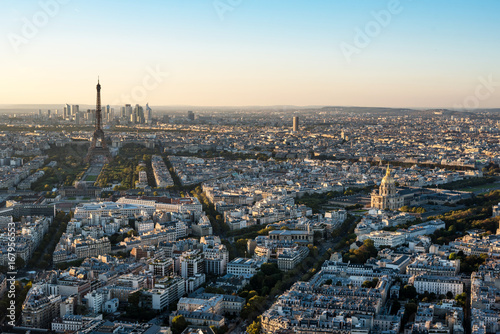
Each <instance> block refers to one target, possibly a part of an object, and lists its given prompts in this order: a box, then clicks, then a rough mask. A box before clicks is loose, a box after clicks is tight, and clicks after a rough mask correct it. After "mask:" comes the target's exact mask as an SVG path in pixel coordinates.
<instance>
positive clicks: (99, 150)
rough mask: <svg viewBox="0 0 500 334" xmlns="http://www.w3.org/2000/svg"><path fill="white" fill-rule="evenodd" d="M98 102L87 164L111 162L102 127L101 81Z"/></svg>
mask: <svg viewBox="0 0 500 334" xmlns="http://www.w3.org/2000/svg"><path fill="white" fill-rule="evenodd" d="M96 88H97V101H96V110H95V131H94V135H93V136H92V144H91V145H90V147H89V152H88V153H87V156H86V157H85V162H92V161H93V160H98V159H100V160H104V162H109V161H110V160H111V154H110V153H109V149H108V145H107V144H106V139H105V138H104V131H103V130H102V127H101V121H102V115H101V85H100V84H99V80H97V87H96Z"/></svg>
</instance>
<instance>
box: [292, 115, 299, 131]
mask: <svg viewBox="0 0 500 334" xmlns="http://www.w3.org/2000/svg"><path fill="white" fill-rule="evenodd" d="M293 131H294V132H298V131H299V116H294V117H293Z"/></svg>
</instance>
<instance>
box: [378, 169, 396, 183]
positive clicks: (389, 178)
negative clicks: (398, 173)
mask: <svg viewBox="0 0 500 334" xmlns="http://www.w3.org/2000/svg"><path fill="white" fill-rule="evenodd" d="M394 183H395V181H394V178H393V177H392V176H391V168H390V167H389V166H387V171H386V172H385V176H384V178H383V179H382V183H381V184H394Z"/></svg>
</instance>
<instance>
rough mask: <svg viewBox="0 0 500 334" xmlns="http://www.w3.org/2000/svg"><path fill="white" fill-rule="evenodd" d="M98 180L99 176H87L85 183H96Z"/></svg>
mask: <svg viewBox="0 0 500 334" xmlns="http://www.w3.org/2000/svg"><path fill="white" fill-rule="evenodd" d="M95 180H97V175H87V176H86V177H85V181H95Z"/></svg>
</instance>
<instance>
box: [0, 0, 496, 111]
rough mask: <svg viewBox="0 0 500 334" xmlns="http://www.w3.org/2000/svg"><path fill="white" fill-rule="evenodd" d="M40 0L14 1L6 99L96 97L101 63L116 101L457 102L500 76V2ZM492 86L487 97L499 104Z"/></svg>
mask: <svg viewBox="0 0 500 334" xmlns="http://www.w3.org/2000/svg"><path fill="white" fill-rule="evenodd" d="M61 2H65V3H64V4H61ZM41 3H57V4H58V8H57V9H56V10H55V13H50V10H47V9H44V8H43V7H42V6H41V5H40V3H39V1H18V0H4V1H2V4H1V6H2V10H1V11H0V35H1V39H0V50H1V53H0V60H1V61H0V71H1V72H0V73H2V80H1V82H0V104H10V103H23V104H24V103H70V104H72V103H74V104H77V103H79V104H92V103H94V98H95V82H96V78H97V76H98V75H99V76H100V78H101V84H102V86H103V91H102V93H103V103H106V104H108V103H109V104H113V103H117V104H122V103H134V104H135V103H141V104H145V103H146V102H149V103H150V104H151V105H178V104H184V105H276V104H294V105H357V106H393V107H453V106H454V105H457V104H461V103H463V102H464V100H466V99H468V98H469V100H470V99H471V98H470V96H476V95H475V94H476V93H475V92H476V89H477V87H478V85H481V80H480V79H479V78H481V77H482V78H484V79H485V80H486V81H487V79H488V77H491V78H492V80H493V81H494V82H500V66H499V59H500V43H499V42H500V35H499V32H500V20H498V13H500V1H495V0H489V1H481V2H475V1H461V0H455V1H430V0H413V1H411V0H400V1H399V4H398V5H391V3H392V1H378V0H365V1H356V0H316V1H291V0H290V1H283V0H282V1H277V0H241V1H238V0H216V1H213V0H189V1H186V0H183V1H181V0H178V1H168V0H161V1H147V0H146V1H137V0H120V1H116V0H108V1H102V0H101V1H97V0H65V1H62V0H60V1H58V0H41ZM217 5H219V6H220V8H219V10H217V8H216V6H217ZM224 6H225V7H224ZM391 6H392V7H391ZM51 8H53V6H52V7H51ZM390 8H395V9H397V10H395V11H394V13H392V14H390V18H389V19H387V18H386V22H384V24H383V25H382V24H380V23H376V20H375V18H374V15H373V12H378V13H379V12H380V11H385V13H387V12H389V9H390ZM47 12H48V14H47ZM389 13H390V12H389ZM51 14H53V15H51ZM44 18H48V19H47V20H46V21H44ZM37 20H38V21H37ZM387 21H390V22H387ZM26 22H28V25H29V24H38V25H39V27H36V29H37V31H36V32H35V33H33V32H32V31H29V29H28V32H29V33H28V34H26V25H27V23H26ZM371 28H373V30H370V29H371ZM358 29H359V30H363V31H366V30H367V29H368V31H369V32H370V34H371V37H369V40H368V41H367V40H366V39H365V40H364V41H362V42H363V43H361V44H360V43H357V44H356V39H357V38H358V39H359V36H358V31H359V30H358ZM23 30H25V31H24V32H23ZM358 42H359V41H358ZM346 48H347V50H350V51H352V50H354V49H355V50H356V53H352V54H351V55H347V56H346V51H345V50H346ZM148 69H149V70H148ZM153 69H159V70H160V72H168V73H169V74H168V76H166V75H160V77H159V80H157V81H155V80H154V79H153V78H150V77H149V74H148V73H149V72H150V71H152V70H153ZM144 82H146V84H145V83H144ZM483 86H484V84H483ZM489 88H490V90H487V88H484V89H483V88H481V89H479V92H480V95H479V97H477V96H476V99H477V101H478V102H479V105H478V106H479V107H500V84H499V85H498V86H497V87H493V88H491V87H489ZM488 93H489V94H488ZM473 99H474V98H472V100H473Z"/></svg>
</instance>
